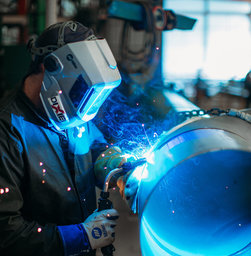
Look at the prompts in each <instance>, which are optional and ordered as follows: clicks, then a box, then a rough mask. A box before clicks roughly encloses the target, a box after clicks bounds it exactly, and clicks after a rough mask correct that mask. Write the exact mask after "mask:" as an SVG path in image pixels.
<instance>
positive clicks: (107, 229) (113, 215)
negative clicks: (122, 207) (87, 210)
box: [82, 209, 119, 250]
mask: <svg viewBox="0 0 251 256" xmlns="http://www.w3.org/2000/svg"><path fill="white" fill-rule="evenodd" d="M118 217H119V213H118V212H117V211H116V210H115V209H108V210H103V211H100V212H94V213H93V214H91V215H90V216H89V217H88V218H87V219H86V220H85V222H84V223H82V224H83V226H84V229H85V231H86V233H87V235H88V238H89V242H90V245H91V248H92V249H93V250H94V249H97V248H101V247H104V246H107V245H109V244H112V243H113V242H114V240H115V230H114V228H115V226H116V220H117V219H118Z"/></svg>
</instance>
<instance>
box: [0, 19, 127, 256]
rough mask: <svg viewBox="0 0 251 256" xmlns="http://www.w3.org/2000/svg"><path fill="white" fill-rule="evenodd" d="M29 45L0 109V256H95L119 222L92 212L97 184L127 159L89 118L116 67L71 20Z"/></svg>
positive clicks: (105, 49)
mask: <svg viewBox="0 0 251 256" xmlns="http://www.w3.org/2000/svg"><path fill="white" fill-rule="evenodd" d="M27 48H28V50H29V52H30V53H31V55H32V62H31V65H30V69H29V71H28V74H27V75H26V76H25V77H24V79H23V83H22V85H21V86H20V88H18V89H17V90H15V92H13V93H12V94H11V95H10V96H9V97H8V98H6V99H5V100H4V101H3V100H2V102H1V105H2V106H1V110H0V155H1V158H0V255H1V256H7V255H8V256H16V255H19V256H21V255H25V256H28V255H37V256H39V255H46V256H50V255H53V256H57V255H58V256H59V255H60V256H63V255H66V256H68V255H95V249H97V248H101V247H104V246H107V245H109V244H111V243H112V242H113V241H114V235H115V233H114V232H115V229H114V228H115V226H116V219H117V218H118V212H117V211H116V210H115V209H108V210H104V211H95V209H96V208H97V206H96V195H95V186H96V185H100V186H102V185H103V184H102V183H103V182H104V180H103V179H104V177H105V176H106V175H107V173H108V172H109V171H110V170H112V169H114V168H116V167H118V166H121V165H122V164H123V163H124V162H125V161H126V160H125V158H124V157H123V156H122V152H121V150H120V149H119V148H116V147H111V146H110V145H108V143H107V142H106V141H105V139H104V137H103V135H102V134H101V132H100V131H99V130H98V128H97V127H96V126H95V125H94V124H93V123H92V121H91V119H93V118H94V117H95V115H96V113H97V112H98V110H99V108H100V106H101V105H102V103H103V102H104V101H105V99H106V98H107V97H108V95H109V94H110V93H111V91H112V90H113V89H114V88H116V87H117V86H118V85H119V84H120V81H121V77H120V74H119V71H118V69H117V66H116V61H115V59H114V57H113V55H112V52H111V50H110V48H109V46H108V44H107V42H106V40H105V39H103V38H97V37H96V36H95V35H94V33H93V31H92V29H89V28H86V27H85V26H83V25H82V24H80V23H78V22H73V21H67V22H60V23H57V24H55V25H52V26H50V27H49V28H47V29H46V30H45V31H44V32H43V33H42V34H41V35H40V36H39V37H38V38H35V37H33V38H32V39H31V40H30V41H29V43H28V47H27ZM18 62H19V63H20V62H21V60H19V61H18ZM17 68H18V67H17ZM124 183H125V182H124ZM114 184H115V185H116V183H114Z"/></svg>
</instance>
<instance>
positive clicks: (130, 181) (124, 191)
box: [117, 171, 138, 211]
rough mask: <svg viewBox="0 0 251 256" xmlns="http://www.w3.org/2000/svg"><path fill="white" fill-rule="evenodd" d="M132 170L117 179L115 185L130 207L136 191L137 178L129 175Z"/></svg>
mask: <svg viewBox="0 0 251 256" xmlns="http://www.w3.org/2000/svg"><path fill="white" fill-rule="evenodd" d="M132 172H133V171H130V172H128V173H127V174H126V175H124V176H121V177H120V178H119V179H118V180H117V186H118V187H119V193H120V195H121V196H122V198H123V199H124V200H125V201H126V202H127V204H128V205H129V207H130V208H131V209H132V210H133V211H135V209H133V208H132V206H133V203H134V200H135V197H136V195H137V191H138V180H137V179H136V178H135V177H133V176H132V175H131V173H132Z"/></svg>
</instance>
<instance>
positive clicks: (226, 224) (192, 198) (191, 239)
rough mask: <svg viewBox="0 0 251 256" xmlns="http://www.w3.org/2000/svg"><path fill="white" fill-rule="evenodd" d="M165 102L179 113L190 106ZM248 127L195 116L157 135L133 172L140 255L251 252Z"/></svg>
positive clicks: (250, 141)
mask: <svg viewBox="0 0 251 256" xmlns="http://www.w3.org/2000/svg"><path fill="white" fill-rule="evenodd" d="M166 97H167V98H168V97H169V103H170V104H171V105H172V104H173V107H174V109H176V110H177V111H178V110H179V106H183V108H182V111H184V110H192V109H194V108H195V107H196V106H195V105H193V104H192V103H191V104H190V103H189V101H186V100H185V99H184V98H183V99H182V98H179V100H177V98H176V99H175V97H173V96H172V97H171V94H169V95H166ZM174 99H175V100H174ZM172 101H173V103H172ZM182 104H183V105H182ZM175 105H177V106H175ZM184 108H186V109H184ZM250 113H251V110H250ZM250 129H251V125H250V124H249V123H248V122H246V121H243V120H241V119H239V118H236V117H230V116H217V117H211V118H209V117H206V118H205V117H200V118H195V119H191V120H189V121H186V122H184V123H183V124H181V125H179V126H177V127H174V128H173V129H172V130H171V131H169V132H167V133H165V134H163V135H162V137H161V138H160V140H159V141H158V142H157V143H156V145H154V148H153V149H152V151H151V154H149V156H148V163H147V164H146V165H145V166H144V167H138V168H137V169H136V170H135V172H134V174H135V173H137V172H138V173H140V177H139V179H140V180H141V181H140V185H139V188H138V195H137V205H138V215H139V222H140V241H141V250H142V255H144V256H148V255H149V256H150V255H151V256H152V255H153V256H155V255H156V256H159V255H163V256H168V255H176V256H194V255H196V256H198V255H203V256H212V255H213V256H223V255H224V256H230V255H246V256H248V255H251V245H250V243H251V133H250ZM140 168H141V169H140ZM142 168H143V170H142ZM134 174H133V175H134ZM134 176H136V174H135V175H134Z"/></svg>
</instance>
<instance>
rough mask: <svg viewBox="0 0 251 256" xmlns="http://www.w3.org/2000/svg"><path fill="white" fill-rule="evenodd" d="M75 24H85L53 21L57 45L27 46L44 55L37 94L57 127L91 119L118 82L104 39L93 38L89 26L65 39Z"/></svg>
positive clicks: (73, 29)
mask: <svg viewBox="0 0 251 256" xmlns="http://www.w3.org/2000/svg"><path fill="white" fill-rule="evenodd" d="M78 26H82V27H81V29H83V27H84V26H83V25H82V24H80V23H77V22H73V21H68V22H64V23H60V24H59V25H58V26H57V25H56V26H55V25H54V26H53V27H52V29H55V28H57V32H58V33H57V34H58V37H57V44H56V45H46V46H45V47H37V46H36V45H35V43H33V45H31V47H30V48H31V53H33V54H34V55H35V56H36V55H38V56H39V55H40V56H44V57H43V64H44V67H45V75H44V80H43V83H42V88H41V92H40V98H41V101H42V104H43V107H44V109H45V111H46V113H47V115H48V117H49V119H50V121H51V123H52V124H53V125H54V126H55V127H56V128H57V129H58V130H62V129H67V128H71V127H76V126H79V125H81V124H82V123H84V122H87V121H89V120H91V119H93V118H94V117H95V115H96V114H97V112H98V110H99V108H100V106H101V105H102V104H103V102H104V101H105V99H106V98H107V97H108V95H109V94H110V93H111V91H112V90H113V89H114V88H115V87H117V86H118V85H119V84H120V82H121V77H120V74H119V71H118V68H117V64H116V61H115V59H114V57H113V54H112V52H111V50H110V48H109V46H108V44H107V42H106V40H105V39H103V38H96V37H95V36H94V34H93V32H92V30H87V31H86V30H85V35H84V37H86V38H85V39H84V40H76V37H75V38H74V40H73V39H72V40H71V39H70V42H67V41H66V40H65V34H66V32H67V31H68V32H67V33H68V35H69V33H70V34H71V36H72V34H73V35H74V32H76V31H78V30H77V29H78ZM84 28H85V27H84ZM66 29H67V30H66ZM86 29H87V28H86ZM69 31H70V32H69ZM90 31H91V32H90ZM78 32H79V31H78ZM86 32H87V33H86ZM77 35H79V33H76V36H77ZM80 39H82V38H80ZM68 41H69V40H68ZM55 48H56V49H55ZM48 52H49V53H48ZM45 53H47V54H46V55H45Z"/></svg>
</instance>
